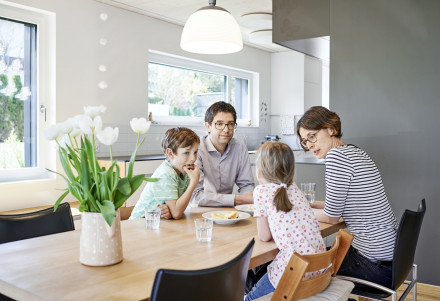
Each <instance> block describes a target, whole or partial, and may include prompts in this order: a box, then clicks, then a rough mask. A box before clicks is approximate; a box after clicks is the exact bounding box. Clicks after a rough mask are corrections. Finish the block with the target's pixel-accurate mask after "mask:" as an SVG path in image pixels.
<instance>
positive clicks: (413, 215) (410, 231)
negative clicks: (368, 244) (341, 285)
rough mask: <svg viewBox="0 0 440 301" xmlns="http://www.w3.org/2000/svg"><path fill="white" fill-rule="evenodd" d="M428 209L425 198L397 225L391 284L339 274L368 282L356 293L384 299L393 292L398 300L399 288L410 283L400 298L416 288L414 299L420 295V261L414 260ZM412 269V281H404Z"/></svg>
mask: <svg viewBox="0 0 440 301" xmlns="http://www.w3.org/2000/svg"><path fill="white" fill-rule="evenodd" d="M425 211H426V204H425V199H423V200H422V201H421V202H420V205H419V208H418V210H417V212H414V211H410V210H408V209H407V210H405V212H404V213H403V215H402V218H401V219H400V224H399V227H398V229H397V235H396V243H395V245H394V258H393V265H392V282H391V287H385V286H382V285H379V284H376V283H373V282H370V281H365V280H362V279H357V278H353V277H346V276H340V275H338V276H337V277H338V278H341V279H344V280H348V281H352V282H355V283H359V284H363V285H366V287H362V288H358V287H356V288H355V289H354V290H353V291H352V292H351V293H352V294H353V295H357V296H361V297H365V298H369V299H376V300H382V299H383V298H387V297H389V296H390V295H391V296H392V299H391V300H392V301H396V300H397V292H396V290H397V289H398V288H399V287H400V286H401V285H402V284H405V285H408V287H407V288H406V290H405V291H404V292H403V293H402V296H401V297H400V298H399V300H404V299H405V297H406V296H407V295H408V293H409V292H410V291H411V289H412V288H414V289H413V300H414V301H415V300H416V299H417V265H416V264H414V255H415V253H416V246H417V240H418V238H419V233H420V228H421V227H422V222H423V217H424V215H425ZM411 270H412V277H411V278H412V279H411V280H410V282H404V281H405V279H406V278H407V277H408V275H409V272H410V271H411Z"/></svg>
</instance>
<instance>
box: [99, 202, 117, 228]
mask: <svg viewBox="0 0 440 301" xmlns="http://www.w3.org/2000/svg"><path fill="white" fill-rule="evenodd" d="M99 209H100V210H101V214H102V216H103V217H104V220H105V221H106V222H107V224H108V225H109V226H111V225H112V224H113V220H114V219H115V205H114V204H113V203H112V202H110V201H109V200H104V201H103V202H102V204H99Z"/></svg>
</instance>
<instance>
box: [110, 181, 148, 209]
mask: <svg viewBox="0 0 440 301" xmlns="http://www.w3.org/2000/svg"><path fill="white" fill-rule="evenodd" d="M144 178H145V176H144V175H137V176H134V177H133V178H131V179H130V180H129V185H130V190H131V192H130V193H129V194H118V193H116V195H115V199H114V203H115V208H116V209H117V208H119V207H121V206H122V205H124V202H125V201H126V200H127V199H128V198H129V197H130V196H131V195H132V194H133V193H134V192H135V191H136V190H137V189H138V188H139V187H140V186H141V185H142V182H143V181H144ZM124 179H126V178H124ZM121 180H123V179H121Z"/></svg>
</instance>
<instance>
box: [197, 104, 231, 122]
mask: <svg viewBox="0 0 440 301" xmlns="http://www.w3.org/2000/svg"><path fill="white" fill-rule="evenodd" d="M218 112H223V113H231V114H232V116H234V122H236V121H237V112H236V111H235V108H234V107H233V106H232V105H231V104H230V103H227V102H224V101H218V102H215V103H213V104H212V105H211V106H210V107H209V108H208V109H207V110H206V112H205V122H207V123H208V124H211V123H212V121H213V120H214V118H215V115H217V113H218Z"/></svg>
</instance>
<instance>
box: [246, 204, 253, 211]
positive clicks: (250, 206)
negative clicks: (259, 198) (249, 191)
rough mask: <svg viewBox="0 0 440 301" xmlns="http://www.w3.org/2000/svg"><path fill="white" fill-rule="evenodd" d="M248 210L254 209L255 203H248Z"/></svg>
mask: <svg viewBox="0 0 440 301" xmlns="http://www.w3.org/2000/svg"><path fill="white" fill-rule="evenodd" d="M246 210H251V211H254V205H253V204H252V205H248V206H247V207H246Z"/></svg>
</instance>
